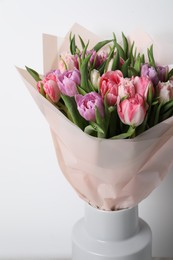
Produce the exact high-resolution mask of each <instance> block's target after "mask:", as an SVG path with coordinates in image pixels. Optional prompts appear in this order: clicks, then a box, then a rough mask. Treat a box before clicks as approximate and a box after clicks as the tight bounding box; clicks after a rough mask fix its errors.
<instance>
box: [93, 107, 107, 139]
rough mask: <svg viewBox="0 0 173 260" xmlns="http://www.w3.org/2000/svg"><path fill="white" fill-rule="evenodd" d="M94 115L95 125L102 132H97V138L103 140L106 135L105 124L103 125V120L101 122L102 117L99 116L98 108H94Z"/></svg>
mask: <svg viewBox="0 0 173 260" xmlns="http://www.w3.org/2000/svg"><path fill="white" fill-rule="evenodd" d="M95 115H96V124H97V125H98V126H99V127H100V129H101V130H102V131H103V132H100V131H98V137H101V138H105V136H106V133H105V123H104V120H103V118H102V116H101V115H100V112H99V110H98V107H95Z"/></svg>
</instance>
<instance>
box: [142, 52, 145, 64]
mask: <svg viewBox="0 0 173 260" xmlns="http://www.w3.org/2000/svg"><path fill="white" fill-rule="evenodd" d="M141 63H142V64H144V63H145V55H144V54H142V55H141Z"/></svg>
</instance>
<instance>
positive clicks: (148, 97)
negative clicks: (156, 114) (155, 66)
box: [147, 86, 153, 106]
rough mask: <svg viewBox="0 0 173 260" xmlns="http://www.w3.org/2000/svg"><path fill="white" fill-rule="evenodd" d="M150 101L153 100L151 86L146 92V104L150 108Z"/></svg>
mask: <svg viewBox="0 0 173 260" xmlns="http://www.w3.org/2000/svg"><path fill="white" fill-rule="evenodd" d="M152 99H153V89H152V86H150V87H149V90H148V95H147V103H148V105H149V106H151V104H152Z"/></svg>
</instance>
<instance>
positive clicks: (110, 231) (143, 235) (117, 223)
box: [72, 204, 152, 260]
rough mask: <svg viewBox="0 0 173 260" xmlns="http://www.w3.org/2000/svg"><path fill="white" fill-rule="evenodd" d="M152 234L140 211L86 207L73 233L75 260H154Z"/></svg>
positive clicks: (73, 259) (134, 209) (136, 209)
mask: <svg viewBox="0 0 173 260" xmlns="http://www.w3.org/2000/svg"><path fill="white" fill-rule="evenodd" d="M151 245H152V234H151V230H150V227H149V226H148V224H147V223H146V222H145V221H143V220H142V219H140V218H139V217H138V207H137V206H136V207H134V208H129V209H123V210H119V211H103V210H99V209H97V208H93V207H92V206H90V205H88V204H86V205H85V216H84V218H83V219H81V220H79V221H78V222H77V223H76V224H75V226H74V228H73V231H72V260H151V259H152V253H151Z"/></svg>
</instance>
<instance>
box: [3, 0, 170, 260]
mask: <svg viewBox="0 0 173 260" xmlns="http://www.w3.org/2000/svg"><path fill="white" fill-rule="evenodd" d="M172 11H173V1H172V0H145V1H139V0H131V1H128V0H126V1H125V0H118V1H117V0H105V1H104V0H87V1H82V0H81V1H80V0H76V1H70V0H61V1H58V0H57V1H55V0H54V1H53V0H48V1H47V0H39V1H36V0H27V1H26V0H23V1H20V0H11V1H9V0H0V259H10V258H16V259H27V258H31V257H35V258H34V259H36V258H37V257H38V258H39V257H40V258H39V259H53V258H56V259H57V258H58V259H62V258H68V257H70V255H71V238H70V236H71V230H72V226H73V224H74V223H75V222H76V221H77V220H78V219H79V218H80V217H82V215H83V202H82V201H81V200H80V199H79V198H78V197H77V195H76V194H75V192H74V191H73V190H72V188H71V187H70V185H69V184H68V183H67V182H66V180H65V179H64V177H63V175H62V173H61V171H60V169H59V166H58V163H57V161H56V157H55V153H54V147H53V144H52V140H51V136H50V132H49V127H48V125H47V123H46V121H45V119H44V118H43V116H42V115H41V113H40V111H39V110H38V109H37V107H36V105H35V103H34V101H33V100H32V98H31V97H30V95H29V93H28V92H27V90H26V89H25V87H24V84H23V82H22V81H21V79H20V77H19V75H18V74H17V72H16V70H15V68H14V66H15V65H17V66H20V67H24V65H27V66H29V67H32V68H34V69H36V70H37V71H39V72H42V33H48V34H54V35H59V36H62V37H63V36H64V35H65V34H66V32H67V31H68V30H69V29H70V27H71V26H72V25H73V23H75V22H78V23H80V24H81V25H83V26H85V27H86V28H88V29H89V30H91V31H93V32H94V33H96V34H98V35H100V36H101V37H107V36H109V37H110V35H111V33H112V32H113V31H114V32H115V33H120V32H121V31H124V33H126V34H127V33H128V32H131V31H133V30H134V29H136V28H138V27H142V28H143V29H144V30H145V31H147V32H148V33H149V34H150V35H152V36H153V38H159V37H161V39H162V41H163V44H164V42H170V43H172V44H173V26H172ZM172 46H173V45H172ZM172 57H173V55H172ZM172 61H173V60H172ZM172 184H173V172H172V170H171V171H170V173H169V174H168V175H167V177H166V178H165V180H164V181H163V183H162V184H161V185H160V187H159V188H157V189H156V190H155V191H154V192H153V193H152V194H151V195H150V196H149V197H148V198H147V199H146V200H145V201H143V202H142V203H141V205H140V215H141V216H142V218H144V219H145V220H146V221H147V222H148V223H149V224H150V226H151V228H152V230H153V254H154V256H169V257H171V256H172V257H173V203H172V198H173V189H172V186H173V185H172Z"/></svg>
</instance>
